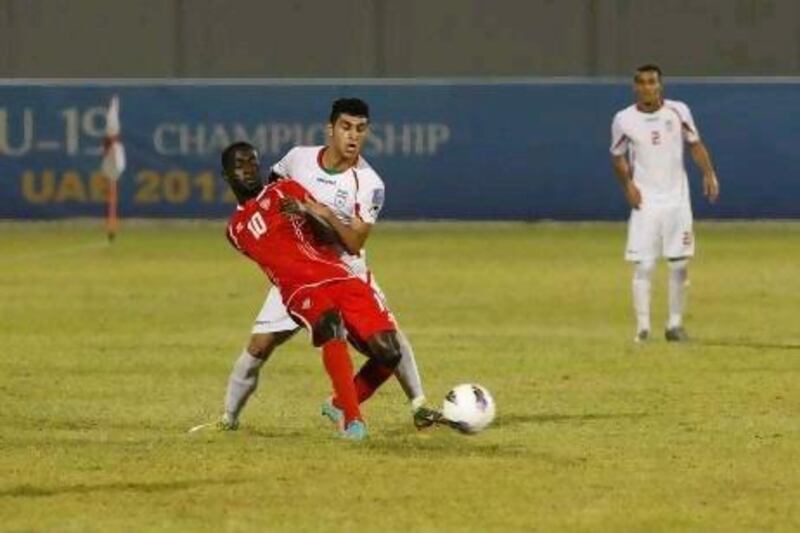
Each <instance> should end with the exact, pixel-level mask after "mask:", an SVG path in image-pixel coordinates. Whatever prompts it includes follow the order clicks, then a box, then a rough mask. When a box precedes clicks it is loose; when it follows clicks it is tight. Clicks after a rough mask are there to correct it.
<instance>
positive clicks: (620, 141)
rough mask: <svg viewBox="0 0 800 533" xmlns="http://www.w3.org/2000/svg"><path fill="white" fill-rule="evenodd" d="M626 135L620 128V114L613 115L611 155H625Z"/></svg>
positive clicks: (626, 146)
mask: <svg viewBox="0 0 800 533" xmlns="http://www.w3.org/2000/svg"><path fill="white" fill-rule="evenodd" d="M628 142H629V139H628V136H627V135H625V132H624V131H623V129H622V119H621V118H620V114H619V113H617V114H616V115H614V120H613V121H611V148H610V150H609V151H610V152H611V155H625V154H626V153H627V152H628Z"/></svg>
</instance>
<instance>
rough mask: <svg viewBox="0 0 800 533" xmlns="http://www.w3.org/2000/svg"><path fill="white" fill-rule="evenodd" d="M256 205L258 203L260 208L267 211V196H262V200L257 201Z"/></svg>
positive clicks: (268, 204)
mask: <svg viewBox="0 0 800 533" xmlns="http://www.w3.org/2000/svg"><path fill="white" fill-rule="evenodd" d="M258 205H260V206H261V209H263V210H264V211H269V206H270V200H269V198H264V199H263V200H261V201H260V202H258Z"/></svg>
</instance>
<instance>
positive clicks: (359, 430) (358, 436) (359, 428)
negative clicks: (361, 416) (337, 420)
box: [341, 420, 367, 440]
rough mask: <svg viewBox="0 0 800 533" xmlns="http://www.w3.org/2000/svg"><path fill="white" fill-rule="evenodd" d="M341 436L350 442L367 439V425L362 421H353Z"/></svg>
mask: <svg viewBox="0 0 800 533" xmlns="http://www.w3.org/2000/svg"><path fill="white" fill-rule="evenodd" d="M341 436H342V438H343V439H348V440H364V439H365V438H367V425H366V424H365V423H364V422H362V421H361V420H353V421H351V422H350V423H349V424H347V428H346V429H345V430H344V431H343V432H342V433H341Z"/></svg>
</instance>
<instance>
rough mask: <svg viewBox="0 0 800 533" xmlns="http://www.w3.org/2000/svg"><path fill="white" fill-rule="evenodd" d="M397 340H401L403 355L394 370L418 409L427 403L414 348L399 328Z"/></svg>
mask: <svg viewBox="0 0 800 533" xmlns="http://www.w3.org/2000/svg"><path fill="white" fill-rule="evenodd" d="M397 340H398V341H399V342H400V353H401V355H402V357H401V358H400V362H399V363H398V364H397V368H396V369H395V371H394V374H395V376H397V381H399V382H400V386H401V387H403V392H405V393H406V396H407V397H408V399H409V401H411V406H412V408H413V409H416V408H417V407H419V406H420V405H422V404H424V403H425V393H424V392H423V391H422V378H420V377H419V370H417V360H416V359H415V358H414V349H413V348H412V347H411V343H410V342H409V341H408V337H406V335H405V333H403V332H402V331H401V330H399V329H398V330H397Z"/></svg>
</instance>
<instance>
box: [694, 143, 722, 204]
mask: <svg viewBox="0 0 800 533" xmlns="http://www.w3.org/2000/svg"><path fill="white" fill-rule="evenodd" d="M689 152H690V153H691V154H692V159H694V162H695V164H696V165H697V166H698V168H700V170H701V171H702V172H703V194H705V195H706V198H708V201H709V202H711V203H714V202H716V201H717V199H718V198H719V180H718V179H717V173H716V172H714V165H713V163H712V162H711V154H709V153H708V149H707V148H706V145H705V144H703V141H697V142H695V143H692V144H691V145H689Z"/></svg>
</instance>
